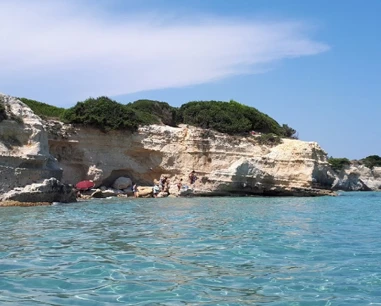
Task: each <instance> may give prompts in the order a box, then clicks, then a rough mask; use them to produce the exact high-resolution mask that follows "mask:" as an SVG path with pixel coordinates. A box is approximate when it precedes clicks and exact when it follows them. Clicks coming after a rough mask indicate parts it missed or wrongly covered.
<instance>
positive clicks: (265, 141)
mask: <svg viewBox="0 0 381 306" xmlns="http://www.w3.org/2000/svg"><path fill="white" fill-rule="evenodd" d="M256 140H257V141H258V143H259V144H261V145H267V146H275V145H278V144H280V143H281V142H282V139H281V138H280V137H279V136H277V135H275V134H272V133H270V134H262V135H260V136H258V137H256Z"/></svg>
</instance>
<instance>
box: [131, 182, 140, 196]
mask: <svg viewBox="0 0 381 306" xmlns="http://www.w3.org/2000/svg"><path fill="white" fill-rule="evenodd" d="M132 191H133V192H134V197H135V198H138V197H139V191H138V184H136V183H135V184H134V185H133V186H132Z"/></svg>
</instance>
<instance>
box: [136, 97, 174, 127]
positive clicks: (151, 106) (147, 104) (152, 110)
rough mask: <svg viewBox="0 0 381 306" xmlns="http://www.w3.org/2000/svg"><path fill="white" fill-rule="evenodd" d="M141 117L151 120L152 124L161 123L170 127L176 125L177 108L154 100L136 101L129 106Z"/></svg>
mask: <svg viewBox="0 0 381 306" xmlns="http://www.w3.org/2000/svg"><path fill="white" fill-rule="evenodd" d="M129 106H131V107H132V108H133V109H134V110H136V111H137V112H138V113H139V115H140V116H141V117H145V118H146V119H147V120H151V121H152V123H163V124H166V125H170V126H175V125H176V112H177V108H175V107H172V106H170V105H169V104H168V103H166V102H160V101H154V100H137V101H135V102H133V103H131V104H129Z"/></svg>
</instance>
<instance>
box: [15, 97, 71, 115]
mask: <svg viewBox="0 0 381 306" xmlns="http://www.w3.org/2000/svg"><path fill="white" fill-rule="evenodd" d="M19 100H20V101H21V102H23V103H25V104H26V105H28V106H29V107H30V109H31V110H32V111H33V112H34V113H35V114H36V115H37V116H40V117H41V118H43V119H44V118H48V119H51V118H54V119H58V118H60V117H61V115H62V114H63V112H64V111H65V109H64V108H61V107H56V106H53V105H49V104H46V103H43V102H39V101H35V100H31V99H27V98H19Z"/></svg>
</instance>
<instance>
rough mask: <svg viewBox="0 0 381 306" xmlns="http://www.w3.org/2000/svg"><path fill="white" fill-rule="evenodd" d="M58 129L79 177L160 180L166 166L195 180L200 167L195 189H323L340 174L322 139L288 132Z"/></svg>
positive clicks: (53, 146)
mask: <svg viewBox="0 0 381 306" xmlns="http://www.w3.org/2000/svg"><path fill="white" fill-rule="evenodd" d="M55 124H60V123H55ZM59 130H62V131H65V135H62V136H61V135H60V134H59V132H58V133H57V131H59ZM55 131H56V132H55V134H54V135H52V136H51V137H50V139H49V145H50V150H51V153H52V154H53V155H54V156H55V157H56V158H57V159H58V161H59V163H60V166H61V167H62V168H63V169H64V175H63V181H64V182H67V183H71V184H75V183H76V182H77V181H79V180H83V179H91V180H94V182H95V183H96V185H97V186H101V185H106V186H110V185H111V184H112V183H113V182H114V181H115V179H116V178H118V177H121V176H125V177H129V178H131V179H132V181H134V182H138V183H139V184H141V185H144V184H146V185H152V182H154V180H155V179H157V178H159V177H160V175H162V174H165V175H167V176H168V177H169V180H170V181H171V183H174V182H177V181H178V180H179V179H180V178H183V184H184V185H189V182H188V174H189V172H190V171H192V170H195V171H196V175H197V177H198V180H197V181H196V183H195V186H192V188H191V189H192V190H193V191H194V194H209V195H213V194H215V195H217V194H221V195H223V194H266V195H319V194H324V193H325V192H326V191H323V190H328V189H330V187H331V185H332V183H333V181H334V180H335V175H334V173H333V171H332V170H331V168H330V167H329V165H328V163H327V156H326V153H325V152H324V151H323V150H322V149H321V148H320V147H319V145H318V144H317V143H314V142H303V141H299V140H291V139H284V140H283V142H282V144H280V145H277V146H273V147H272V146H264V145H259V144H258V142H257V141H256V139H255V137H253V136H249V135H248V136H247V137H243V136H229V135H225V134H222V133H218V132H214V131H210V130H203V129H199V128H194V127H188V126H180V127H169V126H158V125H152V126H146V127H142V128H140V129H139V130H138V132H136V133H133V134H132V133H130V132H123V131H113V132H109V133H102V132H100V131H98V130H96V129H92V128H84V127H77V128H74V127H71V126H70V127H68V126H65V125H62V124H61V128H58V129H57V128H56V129H55ZM67 131H70V132H69V133H67Z"/></svg>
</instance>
